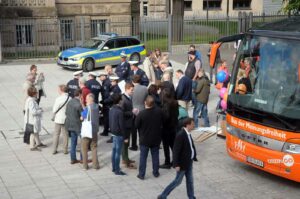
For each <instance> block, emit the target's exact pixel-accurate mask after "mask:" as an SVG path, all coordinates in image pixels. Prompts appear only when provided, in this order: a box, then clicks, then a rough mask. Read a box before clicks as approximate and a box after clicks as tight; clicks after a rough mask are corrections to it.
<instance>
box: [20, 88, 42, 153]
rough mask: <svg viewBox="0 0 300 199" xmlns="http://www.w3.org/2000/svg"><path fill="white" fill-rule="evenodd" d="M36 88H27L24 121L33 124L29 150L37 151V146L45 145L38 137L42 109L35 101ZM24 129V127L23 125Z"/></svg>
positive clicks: (40, 127) (40, 128)
mask: <svg viewBox="0 0 300 199" xmlns="http://www.w3.org/2000/svg"><path fill="white" fill-rule="evenodd" d="M37 94H38V93H37V89H36V88H34V87H30V88H29V89H28V98H27V99H26V103H25V109H24V110H25V115H24V123H25V125H26V123H29V124H32V125H33V131H34V133H32V134H31V135H30V150H31V151H39V150H40V149H39V148H38V147H46V145H44V144H43V143H42V142H41V141H40V137H39V133H40V132H41V130H42V124H41V119H42V114H43V110H42V109H41V108H40V107H39V105H38V104H37V102H36V96H37ZM24 129H25V127H24Z"/></svg>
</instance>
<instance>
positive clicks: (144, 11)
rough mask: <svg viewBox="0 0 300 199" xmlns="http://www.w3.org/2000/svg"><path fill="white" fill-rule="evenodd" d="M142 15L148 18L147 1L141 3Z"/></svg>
mask: <svg viewBox="0 0 300 199" xmlns="http://www.w3.org/2000/svg"><path fill="white" fill-rule="evenodd" d="M143 15H144V16H148V1H143Z"/></svg>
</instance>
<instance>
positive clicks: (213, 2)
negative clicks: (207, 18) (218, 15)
mask: <svg viewBox="0 0 300 199" xmlns="http://www.w3.org/2000/svg"><path fill="white" fill-rule="evenodd" d="M207 3H208V4H207ZM221 4H222V0H203V10H207V9H208V10H220V9H221Z"/></svg>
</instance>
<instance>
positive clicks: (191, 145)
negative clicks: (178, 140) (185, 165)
mask: <svg viewBox="0 0 300 199" xmlns="http://www.w3.org/2000/svg"><path fill="white" fill-rule="evenodd" d="M183 129H184V130H185V132H186V134H187V136H188V138H189V143H190V147H191V151H192V153H191V159H193V158H194V154H195V151H194V148H193V144H192V137H191V134H190V133H189V132H188V131H187V130H186V128H183Z"/></svg>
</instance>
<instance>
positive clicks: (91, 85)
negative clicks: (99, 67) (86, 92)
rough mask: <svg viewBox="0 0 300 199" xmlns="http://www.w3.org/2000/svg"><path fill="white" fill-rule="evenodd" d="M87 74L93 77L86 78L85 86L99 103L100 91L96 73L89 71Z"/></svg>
mask: <svg viewBox="0 0 300 199" xmlns="http://www.w3.org/2000/svg"><path fill="white" fill-rule="evenodd" d="M89 76H92V77H93V78H92V79H90V80H88V81H87V82H86V87H87V88H88V89H90V91H91V93H93V94H94V96H95V103H96V104H98V103H99V93H100V91H101V85H100V83H99V82H98V81H97V80H96V79H95V78H96V77H97V76H98V74H96V73H94V72H90V73H89Z"/></svg>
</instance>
